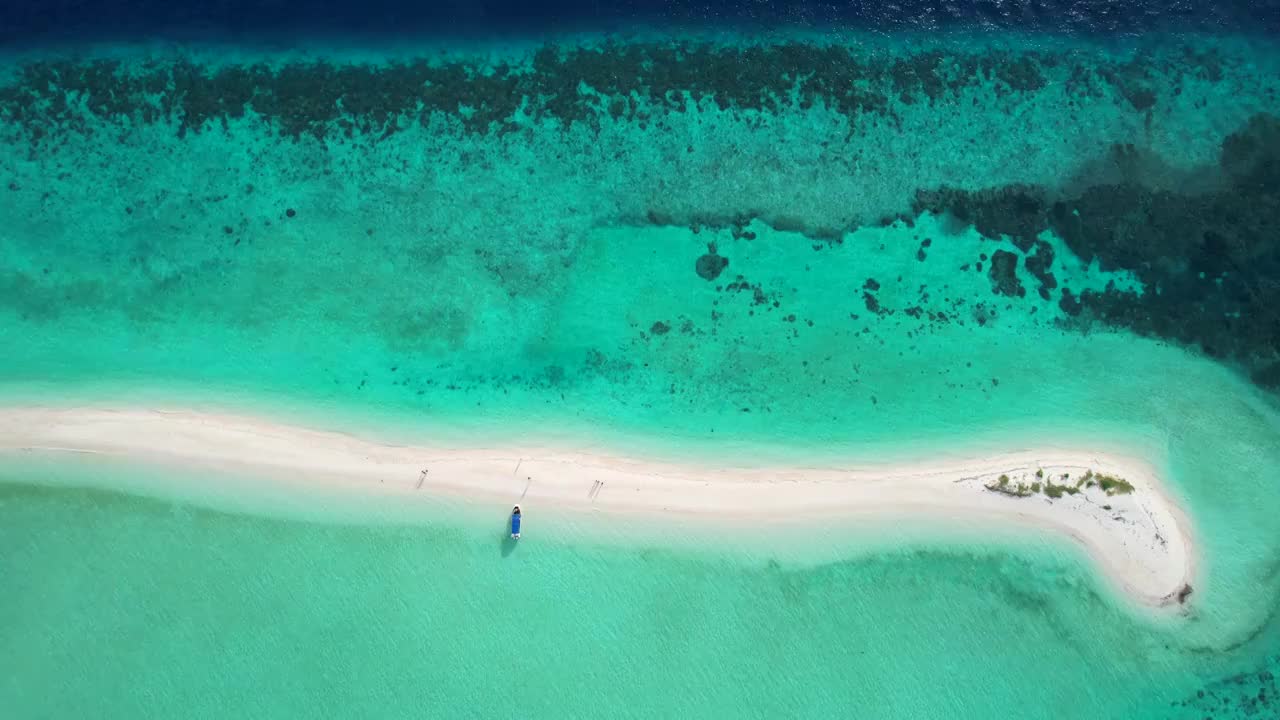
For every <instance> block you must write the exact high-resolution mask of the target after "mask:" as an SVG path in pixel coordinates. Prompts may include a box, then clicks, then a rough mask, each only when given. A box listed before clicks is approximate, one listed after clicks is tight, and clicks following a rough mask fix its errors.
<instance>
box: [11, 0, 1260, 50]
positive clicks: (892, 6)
mask: <svg viewBox="0 0 1280 720" xmlns="http://www.w3.org/2000/svg"><path fill="white" fill-rule="evenodd" d="M641 27H643V28H659V29H661V28H668V29H669V28H672V27H676V28H681V29H689V28H703V29H756V30H769V29H774V28H778V27H806V28H812V29H816V30H841V31H848V30H870V31H884V32H904V31H908V32H909V31H929V30H963V31H969V30H972V29H975V28H976V29H982V30H988V31H1014V32H1031V31H1035V32H1047V33H1058V34H1061V33H1070V34H1080V35H1091V36H1106V35H1118V36H1133V35H1137V34H1140V33H1143V32H1150V31H1161V30H1163V31H1196V32H1223V33H1227V32H1245V33H1260V34H1261V33H1268V32H1273V31H1275V30H1276V29H1277V28H1280V2H1277V1H1276V0H1257V1H1254V2H1249V1H1246V0H1234V1H1232V2H1196V1H1195V0H1129V1H1126V2H1110V1H1108V0H1077V1H1076V2H1045V1H1043V0H982V1H980V2H969V1H963V2H962V1H958V0H901V1H899V2H893V3H885V2H876V1H874V0H851V1H849V2H834V1H833V2H813V1H811V0H769V1H764V0H747V1H745V2H732V1H730V2H706V1H703V2H675V1H672V0H665V1H664V0H555V1H554V2H526V1H525V0H441V1H439V2H419V3H414V2H403V1H397V0H368V1H367V2H326V1H325V0H304V1H302V2H294V1H292V0H210V1H209V2H194V3H183V2H167V1H166V0H125V1H120V0H117V1H108V2H85V1H83V0H48V1H47V2H5V3H3V4H0V41H4V42H9V43H14V42H16V43H40V42H46V41H49V40H65V39H76V40H92V39H111V40H115V39H123V38H132V39H159V38H166V37H167V38H180V39H192V38H201V39H205V40H237V39H245V38H261V39H269V40H271V41H273V42H277V43H279V42H287V41H288V40H289V38H290V37H293V36H300V35H311V36H321V37H324V36H329V35H336V36H340V37H346V38H350V37H351V36H352V35H353V34H355V35H361V36H364V37H365V39H366V40H367V39H369V36H378V35H384V36H394V37H405V36H412V37H421V36H424V35H425V36H429V37H435V38H441V37H443V38H449V37H458V36H465V37H476V36H479V37H491V36H495V35H497V36H501V35H516V36H527V35H530V34H545V33H563V32H607V31H627V30H632V29H636V28H641Z"/></svg>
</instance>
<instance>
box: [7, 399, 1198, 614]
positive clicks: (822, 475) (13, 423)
mask: <svg viewBox="0 0 1280 720" xmlns="http://www.w3.org/2000/svg"><path fill="white" fill-rule="evenodd" d="M4 453H22V454H26V455H32V454H38V455H49V456H57V455H60V454H66V453H78V454H85V453H88V454H102V455H107V456H111V457H113V458H121V459H125V460H128V461H134V462H141V463H146V464H155V465H166V466H172V465H179V466H186V467H193V468H202V469H209V470H219V471H231V472H244V473H248V474H252V475H254V476H255V477H263V478H269V479H270V478H274V479H278V480H280V481H281V482H288V483H293V484H297V483H300V482H301V483H314V484H316V485H317V486H323V487H324V488H325V489H326V490H327V491H337V492H349V493H353V494H357V495H364V494H374V493H377V494H387V493H390V494H392V495H402V496H403V497H404V498H405V500H406V501H412V499H413V498H414V497H431V496H437V497H438V496H441V495H448V496H452V497H455V498H462V499H466V500H474V501H479V502H494V503H502V504H507V503H510V502H513V501H515V500H520V502H522V504H523V505H524V506H525V507H526V508H538V507H544V508H552V507H554V508H555V509H556V510H558V511H565V512H577V511H586V512H591V511H595V512H603V513H630V514H647V515H652V516H671V515H682V516H698V517H705V518H709V519H717V520H722V521H730V522H732V521H746V520H750V521H753V522H761V521H766V520H767V521H771V522H776V523H788V524H802V523H804V522H806V521H816V520H819V519H824V520H827V519H832V518H837V519H838V518H840V517H846V516H849V517H854V516H856V517H858V518H860V519H865V518H868V517H875V518H881V519H889V520H892V521H893V522H895V523H897V524H899V525H902V524H910V523H912V522H913V521H914V522H919V523H920V524H922V525H927V524H929V523H932V522H936V521H946V520H957V521H962V522H967V523H970V524H973V523H979V524H984V523H985V524H990V525H991V527H992V528H993V530H994V529H996V528H997V527H1004V528H1008V527H1020V528H1027V527H1031V528H1034V529H1038V530H1042V531H1045V532H1049V533H1055V534H1058V535H1061V536H1066V537H1069V538H1070V539H1072V540H1073V541H1075V542H1077V543H1079V544H1080V545H1081V546H1083V547H1084V548H1085V550H1086V551H1087V552H1088V554H1089V555H1090V556H1091V557H1092V558H1093V559H1094V560H1095V561H1096V562H1097V563H1098V565H1099V566H1100V567H1101V568H1102V569H1103V571H1104V572H1105V573H1106V574H1107V576H1108V577H1109V578H1110V579H1111V580H1113V581H1114V582H1116V583H1117V584H1118V585H1119V586H1121V587H1122V588H1124V589H1125V590H1126V591H1127V592H1128V593H1130V594H1131V595H1132V596H1133V598H1134V599H1135V600H1138V601H1140V602H1142V603H1145V604H1148V605H1155V606H1161V605H1173V604H1177V603H1178V602H1179V601H1180V600H1182V599H1183V598H1182V595H1183V593H1184V589H1185V588H1187V587H1188V584H1189V583H1190V581H1191V577H1192V574H1193V570H1194V567H1193V559H1194V552H1193V548H1192V539H1191V536H1190V531H1189V527H1188V522H1187V519H1186V518H1185V516H1184V515H1183V513H1182V511H1181V510H1180V509H1179V508H1178V507H1177V505H1176V504H1175V502H1174V501H1173V500H1172V498H1171V497H1170V496H1169V495H1168V494H1167V493H1166V492H1164V491H1163V490H1162V488H1161V486H1160V484H1159V480H1158V477H1157V473H1156V471H1155V469H1154V468H1153V467H1152V466H1151V465H1150V464H1149V463H1147V462H1145V461H1143V460H1141V459H1139V458H1137V457H1129V456H1124V455H1121V454H1116V453H1097V452H1091V451H1088V450H1081V449H1074V450H1073V449H1063V448H1044V449H1040V450H1026V451H1019V452H1013V453H1003V454H990V455H975V456H972V457H959V458H951V457H948V458H946V459H940V458H929V457H922V458H921V459H920V460H919V461H918V462H910V463H907V462H899V463H894V464H885V465H868V464H865V463H860V464H856V465H849V466H845V467H839V466H836V465H835V464H831V465H827V466H823V467H799V466H772V467H764V466H744V467H736V466H733V467H727V466H711V465H709V464H694V463H679V464H676V463H667V462H659V461H647V460H642V459H639V458H628V457H621V456H611V455H604V454H596V453H587V452H574V451H572V450H570V449H565V448H547V447H542V448H539V447H520V446H518V445H514V444H513V445H511V446H504V447H491V448H449V447H440V446H435V447H433V446H431V444H430V438H424V443H423V445H421V446H416V447H411V446H402V445H386V444H381V443H378V442H376V441H374V440H371V439H366V438H360V437H356V436H353V435H349V434H345V433H339V432H332V431H322V430H312V429H308V428H305V427H299V426H293V425H285V424H280V423H275V422H270V421H265V420H260V419H254V418H251V417H245V416H233V415H223V414H207V413H195V412H187V411H170V410H153V409H147V408H124V409H112V410H107V409H52V408H42V407H10V408H4V409H0V455H2V454H4ZM727 460H728V461H729V462H730V463H732V462H734V459H732V458H729V459H727ZM1086 473H1092V476H1091V477H1093V478H1096V477H1097V476H1098V475H1099V474H1105V475H1108V476H1114V477H1117V478H1122V479H1123V480H1125V481H1127V482H1128V483H1130V484H1131V485H1132V487H1133V491H1132V492H1131V493H1122V494H1108V493H1107V492H1105V491H1104V490H1103V489H1102V488H1101V487H1100V486H1098V485H1097V483H1096V482H1094V483H1092V484H1088V483H1082V482H1081V481H1082V480H1083V479H1084V477H1085V476H1086ZM1002 476H1004V478H1005V479H1004V480H1001V477H1002ZM1046 481H1052V482H1054V483H1057V484H1058V485H1062V486H1066V487H1071V488H1074V489H1076V492H1074V493H1070V492H1061V496H1060V497H1057V498H1051V497H1049V496H1048V495H1046V493H1045V492H1044V489H1043V487H1041V489H1040V490H1039V491H1038V492H1035V493H1031V494H1029V495H1026V496H1022V497H1018V496H1015V494H1014V490H1015V489H1016V488H1017V487H1018V483H1022V484H1023V486H1024V488H1027V489H1028V490H1029V488H1030V486H1031V485H1032V484H1033V483H1038V484H1040V485H1041V486H1042V485H1043V484H1044V483H1045V482H1046ZM1077 486H1078V487H1077Z"/></svg>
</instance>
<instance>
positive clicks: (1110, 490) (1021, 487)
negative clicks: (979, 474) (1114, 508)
mask: <svg viewBox="0 0 1280 720" xmlns="http://www.w3.org/2000/svg"><path fill="white" fill-rule="evenodd" d="M1036 477H1037V478H1040V479H1043V478H1044V470H1043V469H1041V470H1036ZM1070 478H1071V474H1070V473H1064V474H1063V475H1062V479H1063V480H1064V481H1065V480H1069V479H1070ZM1011 482H1012V481H1010V480H1009V476H1008V475H1001V476H1000V477H999V478H997V479H996V481H995V482H994V483H992V484H990V485H987V486H986V488H987V489H988V490H992V491H995V492H998V493H1000V494H1002V495H1009V496H1011V497H1028V496H1030V495H1035V494H1037V493H1039V492H1044V494H1045V495H1046V496H1047V497H1049V498H1051V499H1054V500H1057V499H1058V498H1061V497H1062V496H1063V495H1075V494H1077V493H1079V492H1080V490H1081V489H1082V488H1087V487H1098V488H1101V489H1102V491H1103V492H1105V493H1106V494H1107V495H1128V494H1129V493H1131V492H1133V485H1132V484H1130V483H1129V481H1127V480H1124V479H1122V478H1118V477H1116V476H1114V475H1103V474H1101V473H1095V472H1093V471H1092V470H1089V471H1087V472H1086V473H1085V474H1084V476H1083V477H1081V478H1078V479H1077V480H1076V481H1075V483H1074V484H1069V483H1065V482H1064V483H1063V484H1062V485H1056V484H1054V482H1053V480H1045V481H1044V482H1043V483H1041V482H1039V481H1036V482H1033V483H1031V485H1026V484H1023V483H1020V482H1019V483H1016V484H1013V485H1012V487H1011V486H1010V483H1011Z"/></svg>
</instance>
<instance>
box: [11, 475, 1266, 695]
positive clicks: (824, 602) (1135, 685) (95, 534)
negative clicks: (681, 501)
mask: <svg viewBox="0 0 1280 720" xmlns="http://www.w3.org/2000/svg"><path fill="white" fill-rule="evenodd" d="M2 502H3V505H2V507H3V512H4V514H5V523H4V527H3V530H0V538H2V539H3V541H4V546H5V547H6V548H8V551H7V552H6V553H5V554H4V557H3V568H4V570H5V574H6V577H10V578H14V579H16V580H17V584H16V585H14V586H13V587H14V588H15V589H16V590H17V592H10V593H6V594H5V597H4V599H3V600H2V601H0V609H2V610H3V612H4V617H5V618H7V621H6V622H7V626H8V628H9V629H8V631H7V632H6V635H7V638H8V639H7V641H6V643H5V645H4V646H3V648H0V657H2V658H3V664H4V665H5V666H6V667H8V668H9V670H8V671H7V674H6V677H5V679H4V683H3V684H0V688H3V692H4V694H5V695H6V697H7V698H8V699H9V701H10V707H18V708H22V709H23V710H24V713H23V714H24V716H30V717H50V716H52V717H66V716H77V715H85V714H91V715H99V716H110V717H117V716H118V717H138V716H146V717H165V716H172V715H175V714H180V715H184V716H194V717H221V716H225V715H226V714H227V713H228V712H234V713H235V714H246V715H250V716H255V717H288V716H296V715H300V714H312V713H315V712H321V713H323V714H337V715H381V716H385V715H396V716H398V715H403V714H424V713H425V714H445V715H449V716H466V717H492V716H496V715H506V714H510V713H511V712H512V708H519V711H518V714H521V715H526V716H558V717H600V716H611V717H632V716H644V717H650V716H653V715H686V714H699V715H720V714H722V713H725V712H727V711H729V710H730V709H731V708H737V710H738V712H739V713H740V714H741V715H746V716H748V717H776V716H778V715H787V716H827V715H830V714H832V713H834V712H845V711H848V712H864V711H865V712H866V713H867V714H871V715H874V716H876V717H935V716H937V714H938V713H946V714H949V715H956V716H961V717H967V716H974V717H982V716H990V714H991V713H993V712H998V713H1002V712H1004V711H1005V710H1012V709H1014V708H1018V709H1019V710H1018V713H1017V714H1018V715H1019V716H1022V717H1063V712H1064V707H1066V708H1070V709H1069V710H1068V711H1067V712H1068V715H1069V716H1072V717H1099V718H1103V717H1115V718H1125V717H1127V718H1146V717H1152V718H1154V717H1162V718H1163V717H1193V716H1194V715H1193V713H1191V711H1188V710H1185V709H1182V708H1178V709H1177V710H1174V709H1172V708H1171V707H1170V703H1174V702H1179V703H1180V702H1182V701H1184V700H1186V699H1188V698H1189V697H1194V695H1195V692H1196V691H1197V690H1199V689H1200V688H1201V687H1202V683H1203V682H1204V676H1205V675H1212V674H1213V673H1215V672H1216V673H1221V674H1227V673H1228V672H1229V671H1231V670H1233V669H1235V668H1236V667H1245V668H1249V667H1250V665H1249V661H1251V660H1254V661H1256V660H1257V654H1258V650H1257V646H1258V645H1259V643H1260V642H1261V640H1259V641H1255V642H1253V643H1251V644H1250V645H1249V646H1247V647H1246V648H1244V649H1242V650H1238V651H1237V652H1236V653H1235V656H1234V657H1233V658H1232V660H1231V661H1224V660H1223V659H1220V658H1216V657H1214V656H1213V655H1212V654H1210V655H1209V656H1207V657H1205V656H1202V655H1200V654H1197V653H1196V651H1195V650H1193V649H1188V648H1185V647H1180V646H1179V643H1178V639H1177V637H1176V634H1173V635H1170V634H1167V633H1166V632H1164V631H1160V630H1156V629H1152V628H1148V627H1144V626H1143V625H1142V624H1135V623H1134V622H1133V621H1132V619H1131V618H1129V617H1126V616H1124V615H1122V614H1121V613H1119V612H1118V611H1116V610H1115V609H1114V608H1113V607H1111V606H1110V605H1109V604H1108V603H1107V602H1106V601H1105V600H1103V599H1101V598H1100V597H1099V595H1098V591H1097V590H1096V589H1095V587H1094V585H1093V583H1092V581H1091V580H1089V579H1088V578H1087V577H1086V576H1084V575H1082V574H1081V572H1080V570H1079V569H1078V568H1077V567H1076V566H1074V565H1071V564H1070V558H1064V557H1063V556H1060V555H1056V554H1052V553H1049V552H1042V553H1032V554H1031V556H1030V557H1026V556H1020V557H1016V558H1009V557H1000V556H998V555H989V554H983V553H972V552H966V551H965V550H963V549H957V550H952V551H902V552H899V553H891V554H887V555H883V556H877V557H874V558H871V559H864V560H860V561H856V562H847V563H836V564H831V565H825V566H822V567H818V568H810V569H803V570H798V569H790V568H787V567H785V566H781V565H776V564H771V565H766V566H764V567H756V566H752V567H747V566H743V565H741V564H739V563H737V562H733V561H729V560H723V559H720V560H718V559H716V558H714V557H705V556H699V557H693V556H683V555H680V554H672V553H667V552H656V551H653V552H619V551H617V550H616V549H602V548H598V547H593V546H590V545H573V546H557V545H549V544H546V543H537V542H522V543H521V544H520V546H519V547H518V548H509V547H504V546H503V542H502V535H501V534H500V528H498V527H494V528H491V529H490V531H489V532H481V531H474V532H460V531H457V530H449V529H445V528H429V527H381V528H362V527H350V526H333V525H314V524H305V523H285V522H277V521H271V520H266V519H250V518H246V517H242V516H228V515H220V514H216V513H213V512H211V511H203V510H196V509H191V508H183V507H177V506H171V505H166V504H160V503H156V502H152V501H145V500H138V499H122V498H119V497H114V496H109V495H103V494H98V493H92V492H76V491H46V490H33V489H9V490H5V491H4V494H3V501H2ZM40 567H43V568H45V569H44V570H35V569H34V568H40ZM1264 632H1265V635H1266V637H1267V638H1269V640H1270V641H1274V640H1275V634H1276V629H1275V628H1274V627H1268V628H1267V629H1266V630H1265V631H1264ZM108 658H109V661H108Z"/></svg>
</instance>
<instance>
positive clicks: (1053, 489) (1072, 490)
mask: <svg viewBox="0 0 1280 720" xmlns="http://www.w3.org/2000/svg"><path fill="white" fill-rule="evenodd" d="M1078 492H1080V488H1079V486H1075V485H1054V484H1053V481H1052V480H1050V481H1049V482H1047V483H1045V485H1044V494H1045V495H1048V496H1049V497H1051V498H1053V499H1055V500H1057V499H1058V498H1060V497H1062V496H1063V495H1075V494H1076V493H1078Z"/></svg>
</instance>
